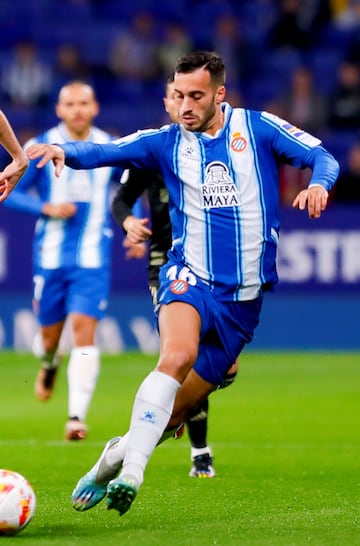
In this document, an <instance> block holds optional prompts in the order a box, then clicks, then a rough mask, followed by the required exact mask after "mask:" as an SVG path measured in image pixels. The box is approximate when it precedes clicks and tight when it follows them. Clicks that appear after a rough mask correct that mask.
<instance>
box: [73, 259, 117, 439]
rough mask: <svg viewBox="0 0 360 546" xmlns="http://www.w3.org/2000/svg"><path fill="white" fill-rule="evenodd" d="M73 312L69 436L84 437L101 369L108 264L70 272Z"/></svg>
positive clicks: (107, 290)
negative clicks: (99, 329) (100, 323)
mask: <svg viewBox="0 0 360 546" xmlns="http://www.w3.org/2000/svg"><path fill="white" fill-rule="evenodd" d="M68 281H69V286H70V288H69V292H68V297H67V311H68V314H69V319H70V324H71V331H72V336H73V340H74V347H73V348H72V350H71V352H70V358H69V363H68V369H67V379H68V393H69V396H68V420H67V423H66V425H65V439H67V440H82V439H84V438H85V437H86V436H87V425H86V417H87V413H88V409H89V407H90V403H91V400H92V398H93V395H94V392H95V389H96V385H97V380H98V376H99V371H100V350H99V348H98V347H97V346H96V342H95V338H96V328H97V324H98V321H99V320H100V319H101V318H103V316H104V309H105V308H106V305H107V298H108V293H109V271H108V270H107V269H106V268H101V269H85V268H75V269H73V270H71V271H70V272H69V274H68Z"/></svg>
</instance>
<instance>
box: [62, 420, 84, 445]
mask: <svg viewBox="0 0 360 546" xmlns="http://www.w3.org/2000/svg"><path fill="white" fill-rule="evenodd" d="M87 433H88V427H87V425H86V423H83V422H82V421H80V420H79V419H77V418H76V419H69V420H68V421H67V422H66V425H65V440H85V438H86V436H87Z"/></svg>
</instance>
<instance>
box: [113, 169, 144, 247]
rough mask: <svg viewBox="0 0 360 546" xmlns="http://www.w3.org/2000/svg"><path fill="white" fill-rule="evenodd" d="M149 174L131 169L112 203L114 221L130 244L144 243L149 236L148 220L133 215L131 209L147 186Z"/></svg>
mask: <svg viewBox="0 0 360 546" xmlns="http://www.w3.org/2000/svg"><path fill="white" fill-rule="evenodd" d="M148 181H149V174H148V173H147V171H145V170H144V169H136V168H131V169H130V170H129V173H128V178H127V180H126V181H125V182H124V183H122V184H120V186H119V189H118V191H117V193H116V195H115V198H114V200H113V203H112V214H113V216H114V219H115V221H116V222H117V223H118V224H119V226H121V227H122V228H123V229H124V231H125V232H126V234H127V236H128V239H129V241H130V243H132V244H138V243H141V242H143V241H146V240H147V239H148V238H149V237H150V236H151V235H152V232H151V230H150V229H149V228H148V227H147V225H148V223H149V219H148V218H139V217H138V216H136V215H134V214H133V207H134V205H135V203H136V202H137V200H138V199H139V198H140V197H141V195H142V194H143V192H144V191H145V189H146V188H147V186H148V183H149V182H148Z"/></svg>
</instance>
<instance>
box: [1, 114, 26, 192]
mask: <svg viewBox="0 0 360 546" xmlns="http://www.w3.org/2000/svg"><path fill="white" fill-rule="evenodd" d="M0 144H1V145H2V146H3V148H5V150H6V151H7V153H8V154H9V155H10V157H11V159H12V161H11V162H10V163H9V164H8V165H7V166H6V167H5V169H4V170H3V171H2V172H0V203H1V202H2V201H4V200H5V199H6V198H7V197H8V196H9V195H10V192H11V191H12V190H13V189H14V188H15V186H16V184H17V183H18V182H19V180H20V178H21V177H22V176H23V174H24V173H25V171H26V169H27V166H28V164H29V160H28V158H27V155H26V154H25V152H24V150H23V149H22V147H21V144H20V142H19V141H18V139H17V138H16V136H15V133H14V131H13V129H12V127H11V125H10V123H9V120H8V119H7V117H6V116H5V114H4V112H3V111H2V110H0Z"/></svg>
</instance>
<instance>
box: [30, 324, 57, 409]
mask: <svg viewBox="0 0 360 546" xmlns="http://www.w3.org/2000/svg"><path fill="white" fill-rule="evenodd" d="M63 327H64V321H63V320H62V321H60V322H57V323H55V324H51V325H49V326H42V327H41V328H40V331H39V332H38V333H37V334H36V337H35V339H34V343H33V352H34V354H35V356H37V357H38V358H39V359H40V362H41V366H40V369H39V371H38V374H37V377H36V381H35V395H36V397H37V398H38V399H39V400H41V401H43V402H44V401H46V400H48V399H49V398H50V397H51V395H52V393H53V391H54V388H55V380H56V377H57V373H58V370H59V366H60V364H61V358H62V357H61V355H60V354H59V353H58V351H57V348H58V345H59V340H60V337H61V333H62V330H63Z"/></svg>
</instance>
